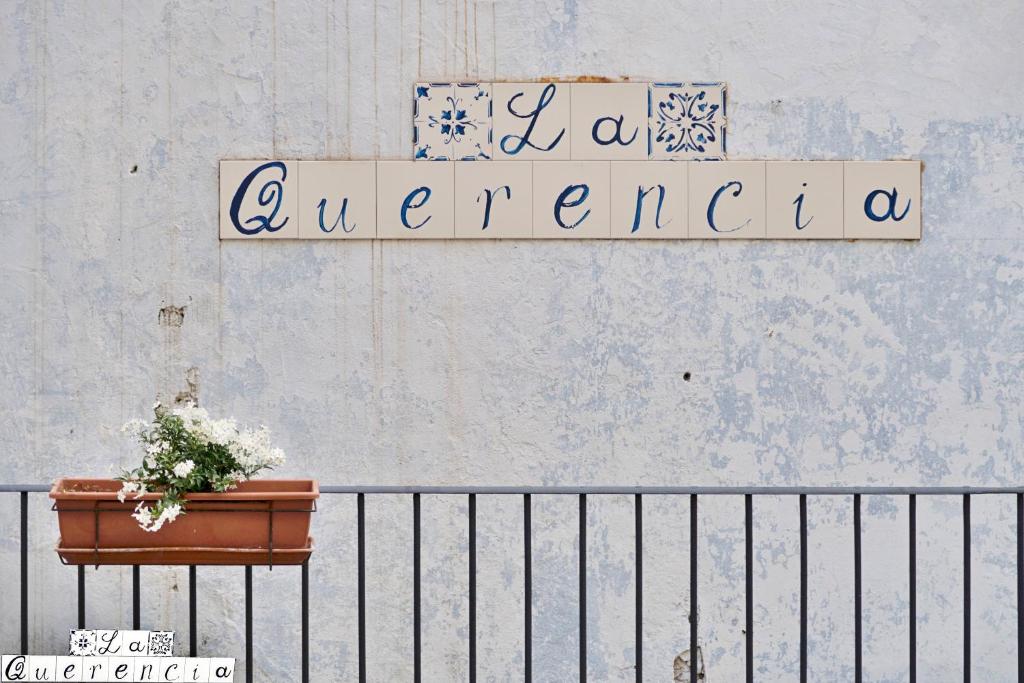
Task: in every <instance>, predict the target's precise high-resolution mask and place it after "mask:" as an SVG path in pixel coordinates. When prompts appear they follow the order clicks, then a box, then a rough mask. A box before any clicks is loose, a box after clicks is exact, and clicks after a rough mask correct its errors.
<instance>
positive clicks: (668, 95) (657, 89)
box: [647, 83, 726, 160]
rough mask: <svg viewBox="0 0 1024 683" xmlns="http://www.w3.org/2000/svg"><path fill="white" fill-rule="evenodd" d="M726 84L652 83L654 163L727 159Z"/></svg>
mask: <svg viewBox="0 0 1024 683" xmlns="http://www.w3.org/2000/svg"><path fill="white" fill-rule="evenodd" d="M725 97H726V91H725V84H724V83H651V84H650V90H649V100H648V107H647V116H648V139H649V142H650V147H649V151H650V158H652V159H704V160H713V159H714V160H717V159H725V157H726V152H725V133H726V120H725Z"/></svg>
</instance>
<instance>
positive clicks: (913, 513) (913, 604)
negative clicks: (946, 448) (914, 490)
mask: <svg viewBox="0 0 1024 683" xmlns="http://www.w3.org/2000/svg"><path fill="white" fill-rule="evenodd" d="M909 522H910V529H909V534H908V535H909V537H910V541H909V542H910V549H909V556H910V562H909V564H910V683H917V496H915V495H914V494H910V512H909Z"/></svg>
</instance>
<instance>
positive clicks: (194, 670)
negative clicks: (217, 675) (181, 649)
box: [181, 657, 210, 683]
mask: <svg viewBox="0 0 1024 683" xmlns="http://www.w3.org/2000/svg"><path fill="white" fill-rule="evenodd" d="M181 680H182V681H189V683H209V681H210V660H209V659H206V658H204V657H188V658H186V659H185V675H184V676H182V677H181Z"/></svg>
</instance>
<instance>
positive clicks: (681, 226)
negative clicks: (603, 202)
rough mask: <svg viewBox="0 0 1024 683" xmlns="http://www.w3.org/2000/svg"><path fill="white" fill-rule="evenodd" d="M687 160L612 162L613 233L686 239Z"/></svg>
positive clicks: (638, 236) (636, 237)
mask: <svg viewBox="0 0 1024 683" xmlns="http://www.w3.org/2000/svg"><path fill="white" fill-rule="evenodd" d="M688 165H689V164H687V162H685V161H613V162H611V236H612V237H624V238H632V239H686V237H687V226H686V224H687V221H688V220H689V213H688V212H687V209H686V204H687V182H686V176H687V166H688Z"/></svg>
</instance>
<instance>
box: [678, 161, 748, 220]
mask: <svg viewBox="0 0 1024 683" xmlns="http://www.w3.org/2000/svg"><path fill="white" fill-rule="evenodd" d="M764 174H765V162H763V161H715V162H694V163H691V164H690V200H689V202H690V238H691V239H762V238H764V236H765V225H764V223H765V205H764V198H765V178H764Z"/></svg>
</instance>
